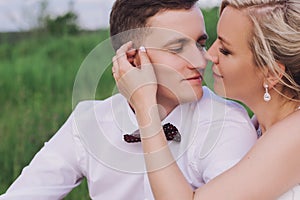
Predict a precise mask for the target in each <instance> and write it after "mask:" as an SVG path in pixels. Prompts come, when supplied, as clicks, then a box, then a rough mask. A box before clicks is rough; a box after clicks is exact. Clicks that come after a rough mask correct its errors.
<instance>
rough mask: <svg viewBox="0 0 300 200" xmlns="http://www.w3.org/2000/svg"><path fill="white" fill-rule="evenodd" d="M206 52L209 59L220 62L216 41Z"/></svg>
mask: <svg viewBox="0 0 300 200" xmlns="http://www.w3.org/2000/svg"><path fill="white" fill-rule="evenodd" d="M206 54H207V56H206V57H207V59H208V60H210V61H211V62H213V63H215V64H217V63H219V57H218V52H217V47H216V41H215V42H214V43H213V44H212V45H211V47H210V48H209V49H208V51H207V52H206Z"/></svg>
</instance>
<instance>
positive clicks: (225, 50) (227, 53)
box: [219, 48, 231, 56]
mask: <svg viewBox="0 0 300 200" xmlns="http://www.w3.org/2000/svg"><path fill="white" fill-rule="evenodd" d="M219 51H220V53H221V54H223V55H225V56H228V55H230V54H231V52H230V51H228V50H227V49H225V48H219Z"/></svg>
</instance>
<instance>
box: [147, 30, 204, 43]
mask: <svg viewBox="0 0 300 200" xmlns="http://www.w3.org/2000/svg"><path fill="white" fill-rule="evenodd" d="M203 34H205V33H204V32H199V33H197V36H198V37H200V36H201V35H203ZM197 39H198V38H192V37H190V36H188V35H185V34H184V33H182V32H179V31H176V30H172V29H165V28H157V27H156V28H155V27H151V28H148V31H147V36H146V38H145V45H146V46H148V47H149V46H151V47H163V46H167V45H172V44H176V43H180V42H187V41H195V40H197Z"/></svg>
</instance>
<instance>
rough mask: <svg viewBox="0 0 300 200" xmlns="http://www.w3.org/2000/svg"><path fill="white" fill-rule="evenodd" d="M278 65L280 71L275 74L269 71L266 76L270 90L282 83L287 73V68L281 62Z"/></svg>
mask: <svg viewBox="0 0 300 200" xmlns="http://www.w3.org/2000/svg"><path fill="white" fill-rule="evenodd" d="M276 63H277V65H278V67H279V70H276V71H275V72H271V71H270V70H268V72H267V74H266V80H267V82H268V85H269V88H273V87H274V86H275V85H276V84H277V83H278V82H280V80H281V78H282V77H283V74H284V72H285V66H284V65H283V64H282V63H280V62H276Z"/></svg>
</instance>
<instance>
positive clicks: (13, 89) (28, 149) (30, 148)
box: [0, 9, 218, 200]
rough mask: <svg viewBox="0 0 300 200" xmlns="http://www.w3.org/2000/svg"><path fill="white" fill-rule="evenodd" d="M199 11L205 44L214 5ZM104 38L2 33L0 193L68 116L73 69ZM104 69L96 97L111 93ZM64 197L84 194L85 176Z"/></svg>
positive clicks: (211, 31)
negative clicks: (204, 22)
mask: <svg viewBox="0 0 300 200" xmlns="http://www.w3.org/2000/svg"><path fill="white" fill-rule="evenodd" d="M204 15H205V19H206V24H207V32H208V34H209V36H210V39H209V41H208V46H210V44H211V43H212V41H213V40H214V39H215V38H216V31H215V30H216V23H217V19H218V17H217V16H218V9H213V10H208V11H204ZM107 38H108V31H107V30H102V31H97V32H92V33H82V34H80V35H77V36H67V35H66V36H64V37H52V36H47V35H39V34H34V33H33V34H28V35H27V36H26V37H24V38H22V39H18V40H14V39H11V38H10V39H8V37H2V38H1V40H0V42H1V43H0V60H1V62H0V91H1V95H0V105H1V107H0V113H1V114H0V155H1V156H0V172H1V175H0V194H2V193H4V192H5V191H6V190H7V188H8V187H9V185H10V184H11V183H12V182H13V181H14V180H15V178H16V177H17V176H18V175H19V174H20V173H21V170H22V168H23V167H24V166H26V165H28V164H29V162H30V160H31V159H32V158H33V156H34V154H35V153H36V152H37V151H38V150H39V149H40V148H41V147H42V146H43V145H44V142H46V141H48V140H49V139H50V138H51V136H52V135H53V134H54V133H55V132H56V131H57V130H58V128H59V127H60V126H61V125H62V124H63V123H64V121H65V120H66V119H67V117H68V116H69V114H70V113H71V111H72V91H73V85H74V81H75V77H76V74H77V72H78V69H79V68H80V65H81V63H82V62H83V60H84V59H85V57H86V56H87V55H88V54H89V52H90V51H91V50H92V49H94V48H95V47H96V46H97V45H98V44H99V43H100V42H101V41H103V40H105V39H107ZM107 69H109V70H106V71H105V74H104V75H103V76H102V79H104V80H103V81H102V83H104V85H103V87H101V88H100V89H99V88H98V90H97V93H96V99H104V98H107V97H108V96H110V95H111V94H112V91H113V88H114V82H113V79H112V77H111V71H110V68H107ZM65 199H67V200H71V199H72V200H74V199H76V200H80V199H82V200H85V199H89V196H88V192H87V189H86V182H85V181H84V182H83V184H81V185H80V186H79V187H78V188H76V189H75V190H73V191H72V192H71V193H70V194H69V195H68V196H67V197H66V198H65Z"/></svg>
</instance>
